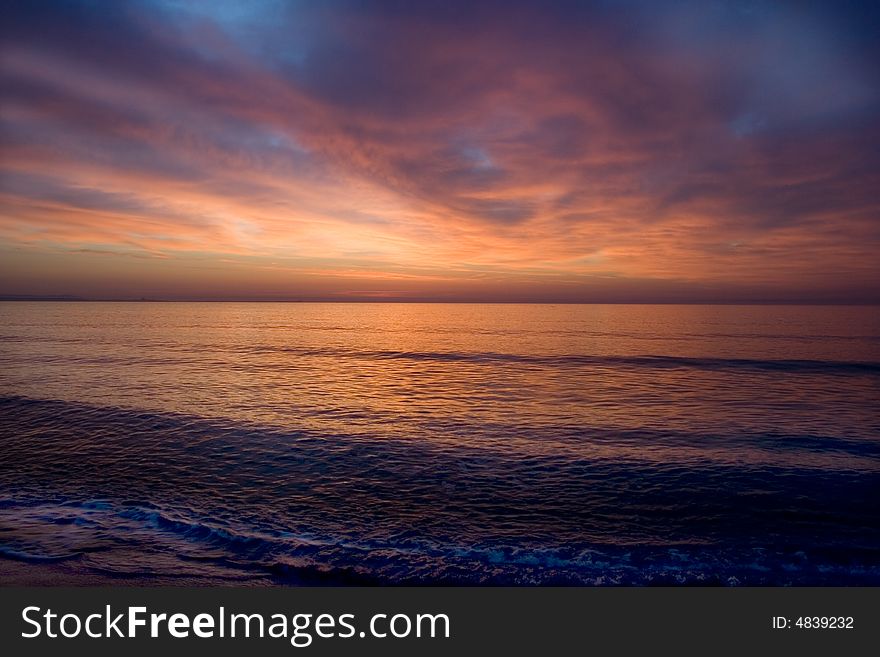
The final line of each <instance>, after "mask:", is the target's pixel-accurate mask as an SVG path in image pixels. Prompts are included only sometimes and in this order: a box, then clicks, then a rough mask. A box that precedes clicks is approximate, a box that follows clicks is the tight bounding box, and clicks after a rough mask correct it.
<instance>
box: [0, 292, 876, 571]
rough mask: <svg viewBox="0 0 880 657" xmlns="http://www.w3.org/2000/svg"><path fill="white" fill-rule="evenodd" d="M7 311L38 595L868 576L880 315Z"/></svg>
mask: <svg viewBox="0 0 880 657" xmlns="http://www.w3.org/2000/svg"><path fill="white" fill-rule="evenodd" d="M2 312H3V315H2V338H3V342H2V345H3V346H2V351H0V366H2V376H0V383H2V386H0V454H2V469H0V556H2V557H4V558H5V559H6V560H8V561H10V562H14V563H18V564H20V566H21V569H22V572H24V573H26V572H27V569H28V568H29V567H30V568H34V569H36V568H38V567H47V566H49V567H53V568H58V573H59V574H58V576H59V577H60V578H61V580H62V581H61V582H59V583H63V579H64V577H65V576H68V577H70V576H72V574H75V575H76V576H77V577H80V578H83V577H84V578H86V579H88V578H90V577H92V578H94V579H95V581H102V582H103V581H108V580H109V581H111V582H112V581H113V580H114V579H118V580H120V581H122V580H125V581H131V580H132V579H134V580H143V581H144V582H151V581H161V582H163V583H164V582H168V581H182V582H188V583H206V584H207V583H227V584H229V583H231V584H273V583H277V584H303V583H304V584H504V585H507V584H518V585H540V584H578V585H579V584H587V585H631V584H638V585H652V584H691V585H806V584H819V585H832V584H843V585H859V584H880V505H878V493H880V420H878V415H877V413H876V401H877V399H878V394H877V393H878V392H880V353H878V345H880V340H878V331H877V328H878V324H877V315H876V310H875V309H871V308H867V309H865V308H856V309H829V308H767V307H763V308H739V309H737V308H731V307H714V308H713V307H668V306H667V307H650V306H641V307H627V306H620V307H595V306H437V305H435V306H431V305H425V306H420V305H415V304H413V305H395V304H389V305H387V306H382V305H372V304H371V305H354V306H347V305H332V304H326V305H324V304H314V305H312V304H75V303H69V304H65V303H61V304H25V303H16V304H6V305H4V306H3V307H2ZM77 581H82V580H77Z"/></svg>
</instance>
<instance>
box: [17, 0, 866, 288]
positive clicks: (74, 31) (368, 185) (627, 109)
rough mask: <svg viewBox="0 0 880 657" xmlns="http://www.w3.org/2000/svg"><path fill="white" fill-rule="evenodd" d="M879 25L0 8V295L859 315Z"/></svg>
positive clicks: (832, 20)
mask: <svg viewBox="0 0 880 657" xmlns="http://www.w3.org/2000/svg"><path fill="white" fill-rule="evenodd" d="M878 30H880V10H878V8H877V6H876V4H875V3H870V2H864V3H859V2H847V1H846V0H836V1H834V2H827V3H822V2H807V1H802V2H791V3H786V2H760V1H757V0H756V1H743V2H735V1H729V2H720V1H714V2H713V1H711V0H700V1H682V2H677V1H674V0H670V1H669V2H655V1H645V2H639V1H636V0H631V1H620V2H612V1H610V0H604V1H599V2H548V1H546V0H545V1H543V2H517V1H506V2H493V1H491V0H489V1H482V2H479V3H476V2H457V1H454V0H452V1H450V0H447V1H443V2H433V1H430V0H427V1H424V2H403V1H400V2H381V1H376V2H365V1H350V2H334V1H332V0H328V1H322V2H311V1H309V2H306V1H295V0H292V1H280V0H262V1H261V0H250V1H247V2H245V1H241V2H232V1H230V0H215V1H213V2H185V1H183V0H157V1H153V2H99V1H92V2H89V1H81V2H60V1H57V2H44V1H40V0H35V1H33V2H4V7H3V19H2V21H0V90H2V91H0V140H2V147H0V295H6V296H9V295H62V294H64V295H74V296H80V297H86V298H97V299H102V298H103V299H107V298H139V297H148V298H163V299H255V300H257V299H307V300H309V299H315V300H432V301H433V300H436V301H548V302H661V303H666V302H696V303H702V302H706V303H718V302H766V303H772V302H800V303H877V302H880V292H878V290H880V286H878V282H880V257H878V256H877V250H878V246H880V38H878Z"/></svg>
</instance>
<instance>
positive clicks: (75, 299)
mask: <svg viewBox="0 0 880 657" xmlns="http://www.w3.org/2000/svg"><path fill="white" fill-rule="evenodd" d="M5 301H8V302H32V303H34V302H47V303H55V302H63V303H367V304H369V303H376V304H380V303H385V304H388V303H399V304H407V303H410V304H471V305H487V304H498V305H567V306H880V301H853V300H840V301H829V300H816V301H806V300H791V299H789V300H785V299H770V300H767V299H765V300H755V299H746V300H715V301H684V300H682V301H668V300H667V301H663V300H658V301H633V300H630V301H624V300H620V301H576V300H570V299H566V300H553V299H545V300H534V299H532V300H528V299H521V300H502V299H431V298H414V299H406V298H400V297H389V298H357V297H350V298H342V299H339V298H326V297H321V298H290V297H284V298H205V297H186V298H177V299H174V298H152V297H111V298H97V297H79V296H75V295H67V294H58V295H26V294H23V295H9V294H0V302H5Z"/></svg>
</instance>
